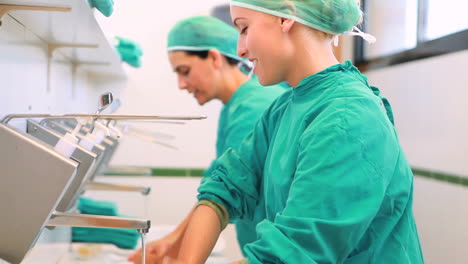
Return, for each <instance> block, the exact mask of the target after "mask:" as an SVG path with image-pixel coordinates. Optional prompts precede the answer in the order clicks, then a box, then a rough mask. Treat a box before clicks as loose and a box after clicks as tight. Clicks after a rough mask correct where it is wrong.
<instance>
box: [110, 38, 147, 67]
mask: <svg viewBox="0 0 468 264" xmlns="http://www.w3.org/2000/svg"><path fill="white" fill-rule="evenodd" d="M116 39H117V40H118V42H119V43H118V44H117V46H116V49H117V51H118V52H119V54H120V58H121V59H122V60H123V61H125V62H126V63H128V64H129V65H131V66H133V67H135V68H139V67H140V66H141V56H142V55H143V50H142V49H141V47H140V45H138V43H136V42H134V41H132V40H129V39H126V38H122V37H116Z"/></svg>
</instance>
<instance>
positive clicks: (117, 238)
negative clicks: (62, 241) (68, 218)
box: [72, 227, 140, 249]
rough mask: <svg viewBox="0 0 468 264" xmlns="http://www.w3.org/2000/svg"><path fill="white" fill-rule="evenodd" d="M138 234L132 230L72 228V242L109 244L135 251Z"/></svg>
mask: <svg viewBox="0 0 468 264" xmlns="http://www.w3.org/2000/svg"><path fill="white" fill-rule="evenodd" d="M139 238H140V234H138V232H137V231H136V230H134V229H119V228H95V227H72V241H73V242H86V243H110V244H114V245H116V246H117V247H119V248H123V249H135V248H136V246H137V244H138V240H139Z"/></svg>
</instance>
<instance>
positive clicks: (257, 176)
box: [197, 117, 269, 222]
mask: <svg viewBox="0 0 468 264" xmlns="http://www.w3.org/2000/svg"><path fill="white" fill-rule="evenodd" d="M265 120H266V118H265V117H264V118H262V119H261V120H260V121H259V122H257V124H256V125H255V128H254V130H253V131H252V132H251V133H250V134H249V135H248V136H247V137H246V138H245V139H244V141H243V142H242V144H241V145H240V147H239V150H238V151H236V150H234V149H233V148H228V149H227V150H226V151H225V152H224V153H223V154H222V155H221V156H220V157H219V158H218V159H217V160H215V162H214V164H213V170H212V172H211V174H210V175H207V176H205V177H204V178H203V179H202V182H201V185H200V187H199V188H198V192H199V195H198V197H197V198H198V200H201V199H205V200H210V201H213V202H216V203H219V204H221V205H223V206H224V207H225V208H226V209H227V210H228V213H229V216H230V221H231V222H233V221H235V220H237V219H245V218H249V219H250V218H251V217H252V216H253V214H254V212H255V206H256V201H257V200H258V195H259V188H260V185H261V176H262V171H263V164H264V162H265V156H266V154H267V150H268V137H269V135H268V126H267V123H268V122H267V121H265Z"/></svg>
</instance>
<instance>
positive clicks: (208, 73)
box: [169, 51, 218, 105]
mask: <svg viewBox="0 0 468 264" xmlns="http://www.w3.org/2000/svg"><path fill="white" fill-rule="evenodd" d="M169 62H170V63H171V66H172V69H174V72H175V73H176V74H177V79H178V84H179V88H180V89H182V90H187V91H188V92H189V93H191V94H193V97H195V99H197V101H198V103H199V104H200V105H203V104H205V103H207V102H209V101H210V100H212V99H215V98H217V96H218V95H217V89H216V78H215V65H214V63H213V60H212V59H211V56H210V55H208V58H206V59H202V58H200V57H198V56H196V55H189V54H187V53H186V52H185V51H171V52H169Z"/></svg>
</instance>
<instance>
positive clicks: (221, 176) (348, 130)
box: [198, 61, 424, 264]
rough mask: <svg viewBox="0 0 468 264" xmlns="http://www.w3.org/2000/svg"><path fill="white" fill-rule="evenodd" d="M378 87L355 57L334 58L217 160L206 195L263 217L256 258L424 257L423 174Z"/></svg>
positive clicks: (239, 212) (353, 262) (249, 250)
mask: <svg viewBox="0 0 468 264" xmlns="http://www.w3.org/2000/svg"><path fill="white" fill-rule="evenodd" d="M378 93H379V91H378V89H377V88H375V87H372V86H369V84H368V82H367V78H366V77H365V76H363V75H362V74H361V73H360V72H359V71H358V70H357V69H356V68H355V67H354V66H353V65H352V64H351V63H350V62H349V61H348V62H346V63H344V64H337V65H334V66H331V67H329V68H327V69H325V70H323V71H321V72H319V73H317V74H314V75H311V76H309V77H307V78H305V79H303V80H302V81H301V83H299V85H298V86H297V87H295V88H293V89H291V90H290V91H288V92H286V93H284V94H283V95H282V96H280V97H279V98H278V99H277V100H276V101H275V102H274V103H273V104H272V105H271V106H270V107H269V109H267V111H266V112H265V113H264V115H263V116H262V118H261V119H260V121H259V122H258V123H257V124H256V126H255V129H254V130H253V132H252V133H251V134H250V135H249V136H247V137H246V139H245V140H244V141H243V143H242V145H241V146H240V148H238V150H235V149H232V148H230V149H228V150H227V151H226V152H225V153H224V154H223V155H222V156H221V157H220V158H219V159H217V160H216V161H215V162H214V164H213V170H212V171H211V174H210V175H208V176H207V177H204V179H203V181H202V184H201V185H200V187H199V190H198V191H199V195H198V199H200V200H201V199H206V200H211V201H214V202H217V203H219V204H221V205H223V206H225V207H226V209H227V210H228V212H229V216H230V221H231V222H232V221H233V222H235V221H238V219H249V220H252V221H254V222H255V221H257V222H259V224H258V225H257V228H256V235H257V238H256V240H255V241H254V242H252V243H250V244H247V245H246V246H245V247H244V250H245V252H246V257H247V258H248V263H294V264H297V263H346V264H363V263H380V264H386V263H388V264H394V263H411V264H419V263H424V260H423V256H422V252H421V248H420V243H419V238H418V233H417V229H416V225H415V222H414V218H413V213H412V200H413V174H412V172H411V169H410V166H409V164H408V162H407V160H406V158H405V155H404V154H403V151H402V149H401V147H400V144H399V141H398V137H397V133H396V131H395V127H394V126H393V124H392V122H393V116H392V114H391V108H390V105H389V104H388V102H387V101H386V100H383V98H382V97H380V96H379V95H378Z"/></svg>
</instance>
